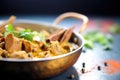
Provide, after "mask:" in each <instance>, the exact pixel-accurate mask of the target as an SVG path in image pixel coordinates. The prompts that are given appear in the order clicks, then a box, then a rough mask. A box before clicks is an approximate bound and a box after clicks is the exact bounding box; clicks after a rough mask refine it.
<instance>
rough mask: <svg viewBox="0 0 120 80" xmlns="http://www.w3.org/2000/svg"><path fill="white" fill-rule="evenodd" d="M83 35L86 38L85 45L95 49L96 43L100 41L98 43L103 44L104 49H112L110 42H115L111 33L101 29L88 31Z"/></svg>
mask: <svg viewBox="0 0 120 80" xmlns="http://www.w3.org/2000/svg"><path fill="white" fill-rule="evenodd" d="M83 36H84V39H85V45H84V47H85V48H87V49H93V48H94V43H98V44H100V45H102V46H103V47H104V50H110V49H111V47H110V46H109V44H110V43H112V42H113V38H112V36H111V35H110V34H109V35H105V34H103V33H102V32H100V31H91V32H87V33H86V34H84V35H83ZM108 48H109V49H108Z"/></svg>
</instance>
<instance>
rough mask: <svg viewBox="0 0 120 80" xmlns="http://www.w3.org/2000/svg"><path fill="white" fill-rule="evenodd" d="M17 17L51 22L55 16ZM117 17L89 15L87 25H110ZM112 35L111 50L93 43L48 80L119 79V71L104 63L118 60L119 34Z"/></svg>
mask: <svg viewBox="0 0 120 80" xmlns="http://www.w3.org/2000/svg"><path fill="white" fill-rule="evenodd" d="M7 18H8V16H5V17H4V16H0V19H7ZM17 18H18V19H26V20H32V21H35V22H38V23H48V24H52V22H53V21H54V19H55V18H56V16H53V15H52V16H51V15H44V16H39V15H37V16H35V15H33V16H30V15H23V16H22V15H19V16H17ZM119 19H120V18H103V17H90V23H89V25H88V27H90V28H91V29H93V28H95V27H106V26H110V25H111V24H114V23H115V24H117V23H119ZM80 23H81V21H80V20H76V19H66V20H65V21H63V22H61V24H60V25H61V26H66V27H69V26H71V25H77V26H79V25H80ZM112 35H113V39H114V40H113V43H112V44H111V45H112V50H109V51H105V50H103V48H102V47H101V46H100V45H95V47H94V49H92V50H86V52H82V54H81V56H80V57H79V59H78V60H77V62H76V63H75V64H74V65H73V66H72V67H71V68H70V69H68V70H67V71H65V72H64V73H62V74H59V75H57V76H55V77H52V78H49V79H48V80H120V71H117V72H114V73H113V72H111V73H110V72H109V71H110V70H107V69H106V68H107V67H109V64H108V65H107V66H105V65H104V62H106V61H109V60H115V61H117V62H120V42H119V41H120V34H112ZM82 63H85V73H82V72H81V69H82ZM118 65H120V64H118ZM98 66H100V70H98ZM119 69H120V68H119ZM71 75H74V78H73V79H71V78H70V76H71Z"/></svg>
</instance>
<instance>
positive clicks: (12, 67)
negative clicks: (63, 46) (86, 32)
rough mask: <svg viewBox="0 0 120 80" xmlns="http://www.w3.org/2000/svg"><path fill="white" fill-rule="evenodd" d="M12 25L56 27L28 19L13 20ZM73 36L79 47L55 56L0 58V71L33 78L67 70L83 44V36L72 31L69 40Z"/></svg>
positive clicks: (52, 28) (48, 28) (74, 60)
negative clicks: (29, 58) (30, 58)
mask: <svg viewBox="0 0 120 80" xmlns="http://www.w3.org/2000/svg"><path fill="white" fill-rule="evenodd" d="M66 14H68V13H66ZM66 14H62V15H61V16H64V15H66ZM72 14H78V13H72ZM79 15H81V14H79ZM61 16H59V17H58V18H57V19H56V20H55V23H54V25H55V24H57V23H58V22H60V20H61V19H63V18H61V19H59V18H60V17H61ZM82 16H84V15H82ZM67 17H69V16H67ZM64 18H65V17H64ZM83 21H84V20H83ZM14 25H17V26H22V27H24V28H28V27H29V28H31V29H32V30H36V31H39V30H40V29H43V28H44V29H46V30H48V31H50V32H53V31H54V30H56V29H58V27H56V26H50V25H45V24H38V23H32V22H29V21H23V22H22V21H17V22H15V24H14ZM33 26H34V27H33ZM74 38H76V39H77V42H76V43H75V44H77V45H79V48H78V49H76V50H74V51H72V52H69V53H66V54H63V55H59V56H55V57H50V58H40V59H33V60H28V59H10V58H2V59H1V60H0V71H1V72H2V71H3V72H4V73H5V75H10V74H13V75H14V74H19V73H22V74H27V75H29V76H30V77H32V78H33V79H37V78H48V77H52V76H55V75H58V74H60V73H62V72H64V71H65V70H67V69H68V68H70V67H71V66H72V65H73V64H74V63H75V62H76V61H77V59H78V58H79V56H80V54H81V51H82V48H83V45H84V40H83V37H82V36H81V35H80V34H78V33H75V32H73V34H72V37H71V39H70V40H71V41H72V42H74ZM19 77H21V74H20V75H19Z"/></svg>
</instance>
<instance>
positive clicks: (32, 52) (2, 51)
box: [0, 16, 78, 59]
mask: <svg viewBox="0 0 120 80" xmlns="http://www.w3.org/2000/svg"><path fill="white" fill-rule="evenodd" d="M15 19H16V17H15V16H11V17H10V18H9V19H8V21H6V22H4V23H3V24H2V25H0V57H1V58H17V59H35V58H46V57H53V56H58V55H62V54H66V53H68V52H70V51H73V50H75V49H77V48H78V46H77V45H75V44H74V43H71V42H69V40H70V38H71V35H72V32H73V29H74V27H71V28H70V29H64V28H61V29H58V30H56V31H54V32H53V33H50V32H49V31H46V30H40V32H38V31H32V30H31V29H29V28H28V29H24V28H22V27H21V26H13V23H14V20H15Z"/></svg>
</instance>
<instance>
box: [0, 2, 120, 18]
mask: <svg viewBox="0 0 120 80" xmlns="http://www.w3.org/2000/svg"><path fill="white" fill-rule="evenodd" d="M69 11H75V12H80V13H82V14H86V15H97V16H119V14H120V4H119V2H118V0H1V1H0V15H13V14H14V15H16V14H21V15H22V14H36V15H40V14H53V15H54V14H61V13H64V12H69Z"/></svg>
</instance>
